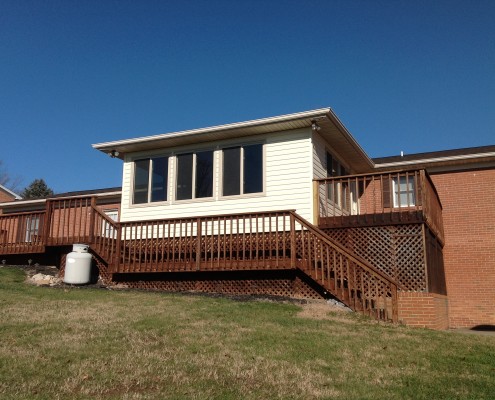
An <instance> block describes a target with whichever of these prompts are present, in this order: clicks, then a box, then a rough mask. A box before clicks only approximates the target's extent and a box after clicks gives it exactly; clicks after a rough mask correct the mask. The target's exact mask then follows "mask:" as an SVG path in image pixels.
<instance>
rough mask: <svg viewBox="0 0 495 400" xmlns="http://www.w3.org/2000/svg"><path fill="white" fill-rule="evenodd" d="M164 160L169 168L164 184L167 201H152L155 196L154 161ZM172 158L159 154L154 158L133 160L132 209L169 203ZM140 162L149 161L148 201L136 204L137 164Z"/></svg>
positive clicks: (130, 199) (130, 200)
mask: <svg viewBox="0 0 495 400" xmlns="http://www.w3.org/2000/svg"><path fill="white" fill-rule="evenodd" d="M160 158H164V159H165V161H166V162H165V165H166V166H167V173H166V176H165V177H164V184H165V189H166V191H165V199H163V200H156V201H152V196H153V168H154V160H156V159H160ZM170 158H171V156H170V155H169V154H157V155H153V156H148V157H136V158H133V159H132V160H131V162H132V175H131V176H132V178H131V195H130V198H129V202H130V205H131V207H142V206H146V205H150V204H163V203H167V202H168V201H169V200H170V190H169V189H170V188H169V181H170V173H171V171H170ZM138 161H148V187H147V196H146V197H147V199H146V201H144V202H141V203H136V202H135V201H134V196H135V192H136V162H138Z"/></svg>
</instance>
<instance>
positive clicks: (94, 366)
mask: <svg viewBox="0 0 495 400" xmlns="http://www.w3.org/2000/svg"><path fill="white" fill-rule="evenodd" d="M328 310H329V309H327V308H323V306H321V305H317V306H309V307H307V306H299V305H294V304H290V303H275V302H268V301H249V302H239V301H233V300H229V299H225V298H210V297H203V296H192V295H191V296H189V295H187V296H184V295H173V294H164V293H146V292H136V291H134V292H133V291H110V290H101V289H95V290H93V289H77V288H76V289H65V290H64V289H54V288H43V287H34V286H31V285H28V284H26V283H25V282H24V273H23V272H22V271H20V270H17V269H14V268H7V267H4V268H0V398H2V399H69V398H70V399H89V398H91V399H184V398H187V399H260V398H263V399H277V398H280V399H320V398H321V399H399V398H400V399H493V398H494V396H495V337H486V336H476V335H463V334H460V333H453V332H434V331H429V330H423V329H411V328H407V327H402V326H394V325H390V324H382V323H377V322H373V321H370V320H368V319H366V318H363V317H359V316H358V315H355V314H352V313H342V312H330V311H328Z"/></svg>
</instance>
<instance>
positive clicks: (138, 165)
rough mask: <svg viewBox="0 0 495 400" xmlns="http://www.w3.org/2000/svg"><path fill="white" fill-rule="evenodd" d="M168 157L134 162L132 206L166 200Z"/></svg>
mask: <svg viewBox="0 0 495 400" xmlns="http://www.w3.org/2000/svg"><path fill="white" fill-rule="evenodd" d="M167 181H168V157H156V158H147V159H143V160H136V161H134V195H133V198H132V203H133V204H143V203H149V202H156V201H165V200H167Z"/></svg>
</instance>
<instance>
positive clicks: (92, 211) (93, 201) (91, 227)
mask: <svg viewBox="0 0 495 400" xmlns="http://www.w3.org/2000/svg"><path fill="white" fill-rule="evenodd" d="M95 208H96V197H95V196H93V197H91V207H90V209H89V244H92V243H93V242H94V240H95V217H96V214H95Z"/></svg>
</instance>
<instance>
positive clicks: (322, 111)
mask: <svg viewBox="0 0 495 400" xmlns="http://www.w3.org/2000/svg"><path fill="white" fill-rule="evenodd" d="M332 114H333V112H332V110H331V109H330V108H319V109H316V110H311V111H303V112H299V113H295V114H286V115H281V116H278V117H269V118H261V119H255V120H251V121H245V122H236V123H232V124H225V125H217V126H212V127H209V128H198V129H191V130H187V131H179V132H171V133H162V134H158V135H152V136H145V137H139V138H133V139H124V140H117V141H113V142H104V143H96V144H93V145H92V147H93V148H94V149H97V150H101V151H103V150H104V149H107V150H108V149H109V148H112V147H117V146H123V145H128V144H136V143H142V142H149V141H155V140H160V139H172V138H177V137H182V136H189V135H201V134H204V133H212V132H221V131H226V130H232V129H241V128H249V127H255V126H259V125H268V124H275V123H279V122H289V121H291V120H298V119H305V118H316V117H323V116H328V115H332Z"/></svg>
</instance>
